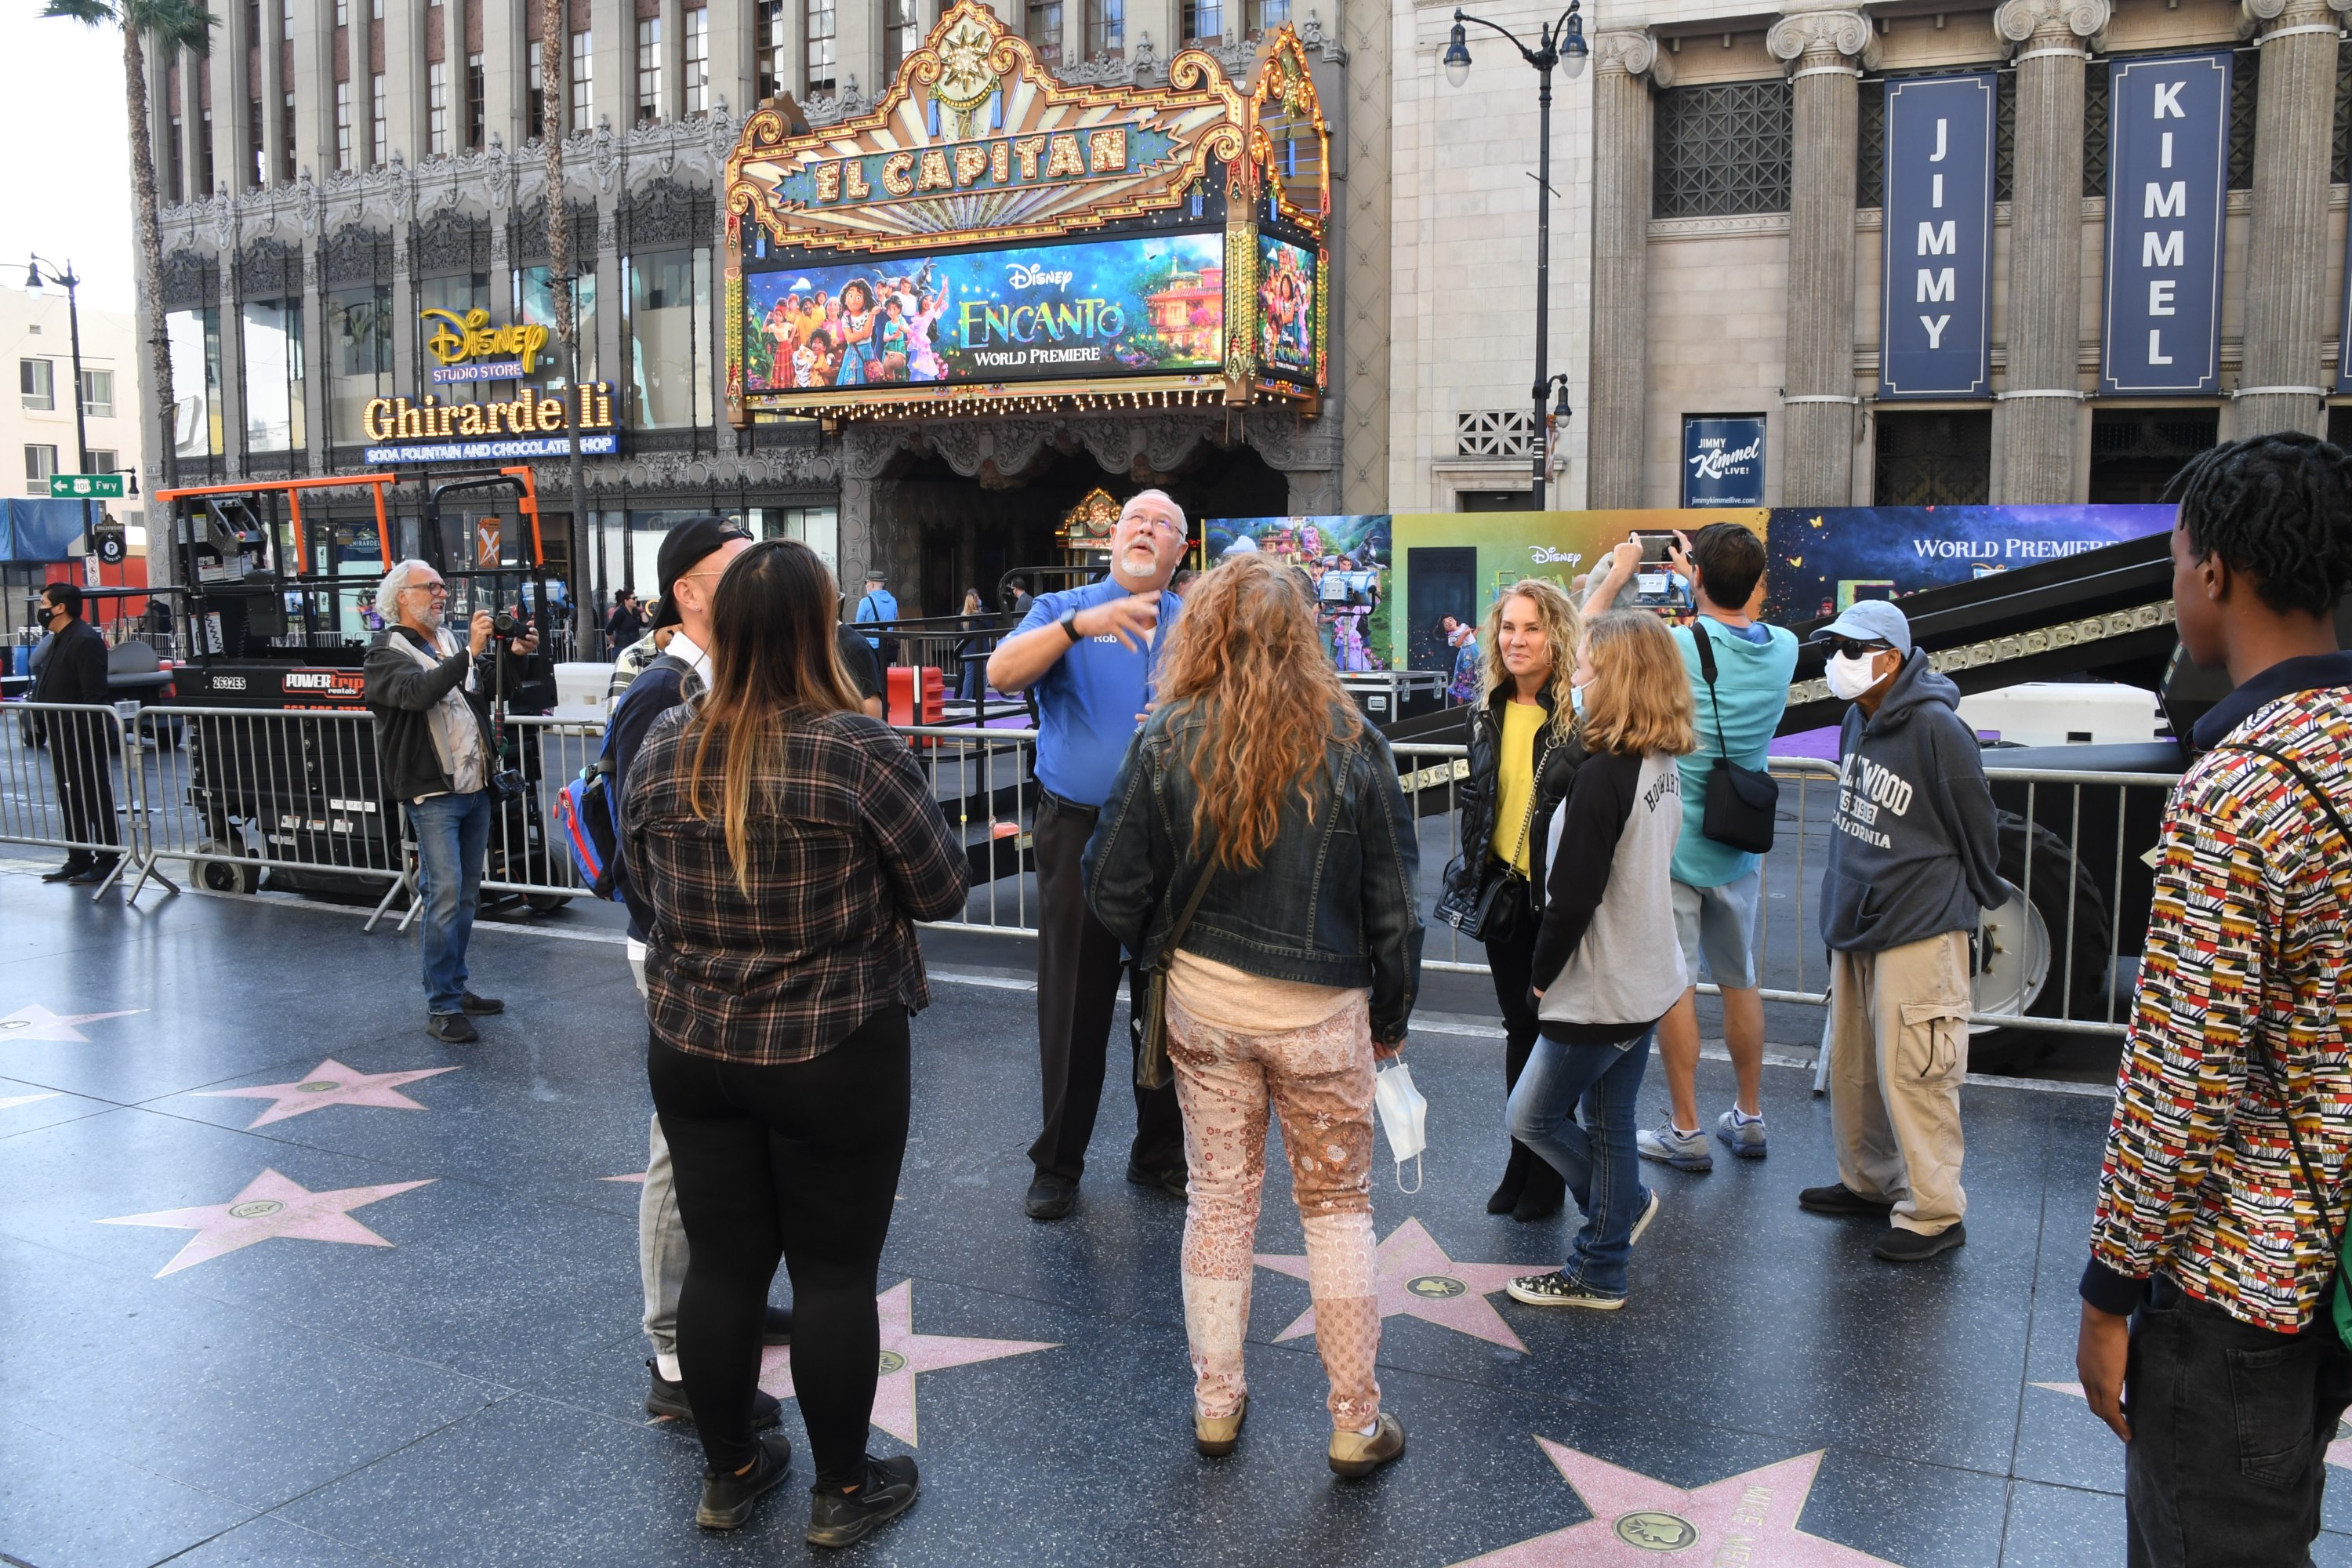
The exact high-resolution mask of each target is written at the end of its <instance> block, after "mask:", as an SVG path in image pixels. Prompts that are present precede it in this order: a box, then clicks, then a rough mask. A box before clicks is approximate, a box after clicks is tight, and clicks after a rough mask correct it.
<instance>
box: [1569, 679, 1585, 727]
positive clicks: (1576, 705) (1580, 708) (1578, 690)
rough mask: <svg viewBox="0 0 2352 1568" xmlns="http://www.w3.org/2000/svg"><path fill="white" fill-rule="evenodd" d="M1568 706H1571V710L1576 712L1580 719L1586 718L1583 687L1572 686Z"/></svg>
mask: <svg viewBox="0 0 2352 1568" xmlns="http://www.w3.org/2000/svg"><path fill="white" fill-rule="evenodd" d="M1568 705H1569V707H1570V708H1571V709H1573V710H1575V712H1576V716H1577V717H1578V718H1580V719H1581V718H1583V717H1584V688H1583V687H1581V686H1571V687H1570V688H1569V689H1568Z"/></svg>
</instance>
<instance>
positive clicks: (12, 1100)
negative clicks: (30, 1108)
mask: <svg viewBox="0 0 2352 1568" xmlns="http://www.w3.org/2000/svg"><path fill="white" fill-rule="evenodd" d="M58 1092H59V1091H58V1090H57V1089H51V1090H49V1092H48V1093H47V1094H12V1095H8V1096H6V1097H5V1098H0V1110H7V1109H8V1108H9V1107H11V1106H15V1105H30V1104H32V1103H33V1102H34V1101H35V1100H55V1099H56V1098H57V1097H58Z"/></svg>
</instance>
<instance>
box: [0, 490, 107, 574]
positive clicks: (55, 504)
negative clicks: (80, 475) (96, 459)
mask: <svg viewBox="0 0 2352 1568" xmlns="http://www.w3.org/2000/svg"><path fill="white" fill-rule="evenodd" d="M85 508H87V509H88V510H87V511H85V510H84V509H85ZM105 511H106V504H105V503H104V502H103V501H78V500H14V499H11V500H0V561H64V560H67V559H68V558H69V557H70V556H71V555H72V554H73V544H74V541H76V540H78V539H79V538H80V537H81V532H82V526H83V519H84V518H85V517H87V518H88V519H89V521H93V522H94V521H97V520H98V519H99V518H100V517H101V516H103V515H104V514H105Z"/></svg>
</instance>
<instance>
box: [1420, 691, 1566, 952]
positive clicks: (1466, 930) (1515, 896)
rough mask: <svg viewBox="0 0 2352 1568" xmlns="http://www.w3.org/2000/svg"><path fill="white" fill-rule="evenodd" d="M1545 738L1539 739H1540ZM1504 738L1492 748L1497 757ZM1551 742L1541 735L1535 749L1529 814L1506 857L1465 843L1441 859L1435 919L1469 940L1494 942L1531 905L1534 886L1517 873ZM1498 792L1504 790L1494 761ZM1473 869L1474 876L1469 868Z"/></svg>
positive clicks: (1540, 788) (1541, 787)
mask: <svg viewBox="0 0 2352 1568" xmlns="http://www.w3.org/2000/svg"><path fill="white" fill-rule="evenodd" d="M1538 738H1539V739H1543V738H1542V737H1538ZM1501 745H1502V742H1501V741H1500V739H1499V738H1498V739H1497V740H1496V751H1497V753H1498V755H1499V752H1500V750H1501ZM1551 746H1552V743H1551V742H1550V741H1549V739H1543V743H1542V744H1540V745H1538V747H1537V748H1536V752H1535V779H1534V782H1533V783H1532V784H1531V785H1530V786H1529V788H1528V811H1527V816H1524V817H1522V818H1521V819H1520V822H1519V842H1518V846H1517V848H1514V849H1513V850H1512V851H1511V858H1510V859H1509V860H1508V861H1507V862H1506V861H1498V860H1490V859H1488V858H1486V845H1485V844H1465V845H1464V846H1463V847H1461V848H1460V849H1459V850H1458V851H1456V852H1455V854H1454V858H1452V859H1451V860H1448V861H1447V862H1446V863H1445V870H1444V873H1443V874H1442V876H1441V877H1440V879H1439V882H1438V891H1437V906H1436V909H1435V910H1434V911H1433V912H1434V913H1435V914H1436V916H1437V918H1438V919H1439V920H1441V921H1444V922H1445V923H1446V924H1447V925H1450V926H1452V927H1453V928H1454V930H1455V931H1460V932H1461V933H1462V934H1463V935H1464V936H1466V937H1468V938H1469V939H1470V940H1471V941H1472V942H1490V941H1494V940H1496V939H1497V938H1500V937H1503V936H1507V935H1508V934H1509V932H1510V930H1511V927H1512V926H1513V925H1515V924H1516V923H1517V921H1518V918H1519V916H1520V915H1522V914H1524V913H1526V912H1527V911H1528V909H1529V908H1530V907H1531V906H1532V905H1533V904H1534V902H1535V900H1534V899H1533V898H1532V897H1531V896H1530V895H1531V894H1532V892H1533V889H1532V888H1530V886H1529V885H1528V879H1526V878H1525V877H1523V876H1521V875H1520V874H1519V865H1518V861H1519V852H1520V850H1523V849H1525V848H1526V847H1528V834H1529V833H1531V832H1532V831H1533V830H1534V828H1535V820H1536V796H1537V795H1539V794H1541V793H1542V790H1543V770H1544V763H1546V762H1547V761H1548V760H1549V758H1550V756H1551ZM1496 771H1497V775H1498V776H1497V780H1496V795H1500V794H1501V793H1502V785H1501V781H1500V777H1499V773H1500V764H1499V762H1498V763H1497V768H1496ZM1473 868H1475V879H1474V877H1473V875H1472V872H1473Z"/></svg>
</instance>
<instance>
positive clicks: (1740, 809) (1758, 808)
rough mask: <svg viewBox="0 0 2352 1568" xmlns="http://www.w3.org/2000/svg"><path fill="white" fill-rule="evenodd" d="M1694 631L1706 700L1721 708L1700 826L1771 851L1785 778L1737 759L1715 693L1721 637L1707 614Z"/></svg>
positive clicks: (1719, 838) (1738, 844) (1734, 843)
mask: <svg viewBox="0 0 2352 1568" xmlns="http://www.w3.org/2000/svg"><path fill="white" fill-rule="evenodd" d="M1691 636H1692V637H1696V638H1697V639H1698V668H1699V673H1700V674H1701V675H1703V676H1705V677H1706V700H1707V701H1708V702H1709V703H1710V704H1711V705H1713V707H1714V709H1715V751H1716V759H1715V767H1714V768H1713V770H1712V771H1710V772H1709V773H1707V775H1706V816H1702V817H1701V818H1700V819H1699V829H1698V830H1699V832H1700V833H1701V834H1703V835H1705V836H1706V837H1709V838H1712V839H1714V840H1715V841H1716V842H1717V844H1720V845H1722V846H1724V847H1726V848H1729V849H1740V850H1745V851H1746V852H1747V853H1748V854H1750V855H1766V854H1769V853H1770V852H1771V849H1772V826H1773V817H1774V816H1775V815H1776V813H1777V811H1778V808H1779V806H1780V780H1778V779H1776V778H1774V777H1773V776H1772V775H1771V774H1770V773H1765V772H1763V771H1761V770H1760V769H1757V768H1743V767H1741V766H1740V765H1739V764H1738V763H1735V762H1733V761H1732V760H1731V749H1730V748H1729V747H1728V746H1727V745H1725V744H1724V741H1723V703H1722V700H1720V699H1718V698H1717V696H1716V694H1715V641H1714V639H1713V638H1711V637H1708V636H1707V635H1706V616H1699V617H1698V618H1697V619H1696V620H1695V621H1693V622H1692V623H1691Z"/></svg>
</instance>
